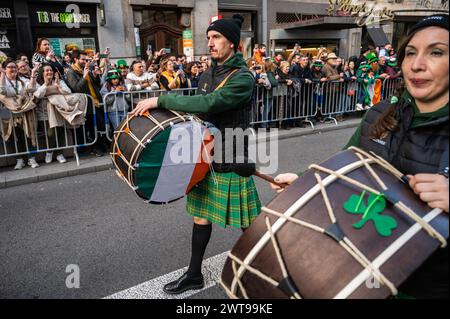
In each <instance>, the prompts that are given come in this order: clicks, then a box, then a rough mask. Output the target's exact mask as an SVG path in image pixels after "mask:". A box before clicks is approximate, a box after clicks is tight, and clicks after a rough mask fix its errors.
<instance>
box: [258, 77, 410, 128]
mask: <svg viewBox="0 0 450 319" xmlns="http://www.w3.org/2000/svg"><path fill="white" fill-rule="evenodd" d="M401 86H402V79H401V78H396V79H388V80H385V81H384V82H383V86H382V92H381V99H382V100H384V99H390V98H391V97H392V96H393V95H394V94H395V93H396V91H397V90H398V89H399V88H400V87H401ZM362 89H363V88H362V84H361V83H359V82H357V81H344V82H340V81H328V82H318V81H314V82H312V83H302V84H300V85H291V86H287V85H286V84H280V85H278V86H277V87H274V88H272V89H270V90H267V89H266V88H265V87H263V86H260V85H258V86H257V88H256V93H255V95H254V103H253V109H252V114H251V124H252V125H267V124H269V123H273V122H278V123H281V122H283V121H289V120H303V121H304V122H308V123H309V124H310V125H311V126H312V127H313V128H314V125H313V123H312V122H311V121H310V120H311V119H312V118H314V117H315V116H317V115H318V114H319V112H320V114H321V115H322V116H323V117H324V118H325V120H327V119H329V120H332V121H334V123H335V124H336V125H337V124H338V122H337V120H336V117H337V116H340V115H343V114H344V113H352V112H358V111H360V110H358V109H357V104H358V102H360V101H359V99H360V94H361V92H362Z"/></svg>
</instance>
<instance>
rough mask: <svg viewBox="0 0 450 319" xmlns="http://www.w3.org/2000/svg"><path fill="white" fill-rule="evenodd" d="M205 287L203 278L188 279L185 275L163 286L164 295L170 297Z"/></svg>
mask: <svg viewBox="0 0 450 319" xmlns="http://www.w3.org/2000/svg"><path fill="white" fill-rule="evenodd" d="M204 286H205V283H204V281H203V276H202V275H200V277H190V276H189V275H188V274H187V273H185V274H184V275H183V276H181V277H180V278H178V279H177V280H175V281H172V282H170V283H168V284H167V285H165V286H164V288H163V290H164V292H165V293H167V294H170V295H178V294H181V293H183V292H185V291H188V290H191V289H193V290H196V289H202V288H203V287H204Z"/></svg>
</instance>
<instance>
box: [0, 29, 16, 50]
mask: <svg viewBox="0 0 450 319" xmlns="http://www.w3.org/2000/svg"><path fill="white" fill-rule="evenodd" d="M13 33H15V31H14V32H8V30H0V50H4V51H7V50H10V49H14V44H13V38H14V35H13Z"/></svg>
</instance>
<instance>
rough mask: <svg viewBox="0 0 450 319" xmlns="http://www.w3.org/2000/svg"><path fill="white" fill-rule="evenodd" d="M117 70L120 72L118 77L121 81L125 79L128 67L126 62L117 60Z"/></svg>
mask: <svg viewBox="0 0 450 319" xmlns="http://www.w3.org/2000/svg"><path fill="white" fill-rule="evenodd" d="M117 69H118V70H119V72H120V75H121V76H122V78H123V79H126V78H127V75H128V72H129V69H130V67H129V66H128V64H127V61H125V60H119V61H117Z"/></svg>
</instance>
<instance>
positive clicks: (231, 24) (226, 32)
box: [206, 14, 244, 50]
mask: <svg viewBox="0 0 450 319" xmlns="http://www.w3.org/2000/svg"><path fill="white" fill-rule="evenodd" d="M243 22H244V17H243V16H241V15H240V14H235V15H233V18H232V19H220V20H217V21H214V22H213V23H211V25H210V26H209V27H208V30H206V33H208V32H209V31H217V32H219V33H220V34H222V35H223V36H224V37H225V38H227V39H228V40H229V41H230V42H231V43H233V44H234V49H235V50H237V49H238V47H239V43H240V42H241V27H242V23H243Z"/></svg>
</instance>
